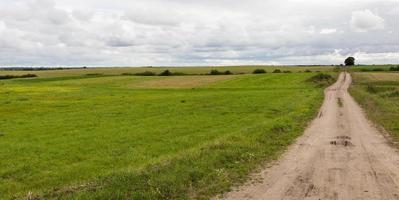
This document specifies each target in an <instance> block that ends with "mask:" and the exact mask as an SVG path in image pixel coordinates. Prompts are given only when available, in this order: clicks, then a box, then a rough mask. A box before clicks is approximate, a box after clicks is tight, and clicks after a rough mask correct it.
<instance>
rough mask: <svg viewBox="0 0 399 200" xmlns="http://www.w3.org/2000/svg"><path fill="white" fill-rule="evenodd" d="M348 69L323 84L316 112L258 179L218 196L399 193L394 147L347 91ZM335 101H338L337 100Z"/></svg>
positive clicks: (324, 198) (378, 199) (236, 199)
mask: <svg viewBox="0 0 399 200" xmlns="http://www.w3.org/2000/svg"><path fill="white" fill-rule="evenodd" d="M350 84H351V76H350V74H349V73H341V74H340V76H339V79H338V81H337V82H336V83H335V84H334V85H332V86H330V87H329V88H327V89H326V91H325V100H324V103H323V106H322V107H321V110H320V113H319V115H318V117H317V118H316V119H314V120H313V121H312V123H311V124H310V126H309V127H308V128H307V130H306V131H305V133H304V135H303V136H301V137H300V138H299V139H298V140H297V142H296V143H295V144H293V145H292V146H291V147H290V148H289V149H288V151H287V152H286V153H285V154H284V155H283V156H282V158H281V159H280V160H279V161H278V162H277V164H275V165H273V166H271V167H269V168H266V169H264V170H263V171H262V172H260V174H258V176H260V177H261V178H262V181H261V182H260V183H256V184H247V185H245V186H242V187H240V188H238V190H237V191H233V192H230V193H227V194H225V195H224V197H223V199H231V200H242V199H267V200H268V199H270V200H280V199H284V200H285V199H287V200H288V199H291V200H299V199H312V200H313V199H314V200H319V199H321V200H330V199H337V200H338V199H345V200H347V199H359V200H366V199H370V200H384V199H399V153H398V152H397V151H396V150H395V149H394V148H392V147H391V146H389V145H388V144H387V140H386V139H385V137H384V136H383V135H382V134H381V133H380V132H379V131H378V130H377V129H376V128H375V127H374V126H373V125H372V124H371V123H370V122H369V121H368V120H367V119H366V117H365V115H364V113H363V111H362V109H361V108H360V107H359V105H358V104H357V103H356V102H355V101H354V99H353V98H352V97H351V96H350V95H349V93H348V92H347V89H348V87H349V86H350ZM339 101H340V102H341V103H339Z"/></svg>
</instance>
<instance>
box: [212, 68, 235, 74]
mask: <svg viewBox="0 0 399 200" xmlns="http://www.w3.org/2000/svg"><path fill="white" fill-rule="evenodd" d="M231 74H233V73H232V72H231V71H229V70H227V71H225V72H220V71H218V70H216V69H213V70H211V72H210V73H209V75H231Z"/></svg>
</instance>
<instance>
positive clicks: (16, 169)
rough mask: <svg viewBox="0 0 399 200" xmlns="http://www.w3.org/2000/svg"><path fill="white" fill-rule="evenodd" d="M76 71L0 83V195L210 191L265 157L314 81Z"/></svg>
mask: <svg viewBox="0 0 399 200" xmlns="http://www.w3.org/2000/svg"><path fill="white" fill-rule="evenodd" d="M53 72H54V73H55V72H57V73H58V71H43V72H40V73H53ZM68 72H70V71H68ZM71 72H72V71H71ZM121 72H122V71H119V72H117V73H118V74H119V73H121ZM24 73H26V72H24ZM60 73H61V71H60ZM113 73H114V72H113ZM115 73H116V72H115ZM79 74H80V75H79ZM79 74H78V75H73V76H72V74H67V75H68V76H66V77H65V76H64V77H57V76H58V74H57V75H54V74H51V75H43V77H47V78H32V79H12V80H1V81H0V105H1V106H0V146H1V148H0V160H1V162H0V194H1V195H0V199H10V198H22V197H26V198H32V199H33V198H42V199H93V198H98V199H111V197H112V198H113V199H132V198H133V199H176V198H179V199H182V198H183V199H184V198H206V197H210V196H213V195H215V194H217V193H221V192H223V191H226V190H228V189H229V188H230V187H231V186H232V185H234V184H236V183H240V182H243V181H245V180H246V177H247V174H248V173H249V172H250V171H252V170H253V169H254V168H256V166H259V164H260V163H262V162H264V161H265V160H266V161H267V160H271V159H275V158H277V156H278V155H279V153H281V152H282V151H283V150H284V149H285V148H286V147H287V146H288V145H289V144H291V143H292V142H293V141H294V140H295V138H296V137H297V136H299V135H301V134H302V132H303V130H304V128H305V127H306V125H307V123H308V122H309V121H310V120H311V119H312V118H313V117H314V116H315V114H316V113H317V110H318V108H319V107H320V105H321V102H322V99H323V90H324V88H323V87H320V86H318V85H317V84H315V83H313V82H309V81H307V80H308V79H309V78H310V77H312V76H314V75H315V73H291V74H270V73H268V74H262V75H230V76H188V77H185V76H174V77H159V76H157V77H139V76H102V75H89V76H88V75H82V73H81V72H79ZM40 76H41V75H40ZM335 101H336V100H334V102H335ZM345 102H346V99H345ZM327 114H328V112H327ZM327 116H328V115H327ZM355 141H356V140H355ZM326 142H327V141H326ZM331 148H338V147H331Z"/></svg>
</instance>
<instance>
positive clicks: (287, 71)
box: [283, 70, 292, 73]
mask: <svg viewBox="0 0 399 200" xmlns="http://www.w3.org/2000/svg"><path fill="white" fill-rule="evenodd" d="M283 73H292V72H291V71H289V70H287V71H283Z"/></svg>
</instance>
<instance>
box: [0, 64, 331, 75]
mask: <svg viewBox="0 0 399 200" xmlns="http://www.w3.org/2000/svg"><path fill="white" fill-rule="evenodd" d="M256 69H263V70H265V71H267V72H273V71H274V70H275V69H280V70H281V71H292V72H304V71H306V70H308V71H312V72H317V71H321V72H324V71H333V70H334V67H331V66H300V67H294V66H218V67H99V68H87V69H68V70H42V71H5V70H0V76H1V75H22V74H27V73H32V74H36V75H38V76H39V77H43V78H46V77H65V76H82V75H85V74H102V75H122V74H124V75H135V74H137V75H154V74H160V73H162V72H164V71H165V70H169V71H170V72H172V73H178V74H179V73H181V74H194V75H200V74H209V73H210V72H211V71H212V70H218V71H219V72H225V71H230V72H232V73H234V74H243V73H244V74H250V73H252V72H253V71H254V70H256Z"/></svg>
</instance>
